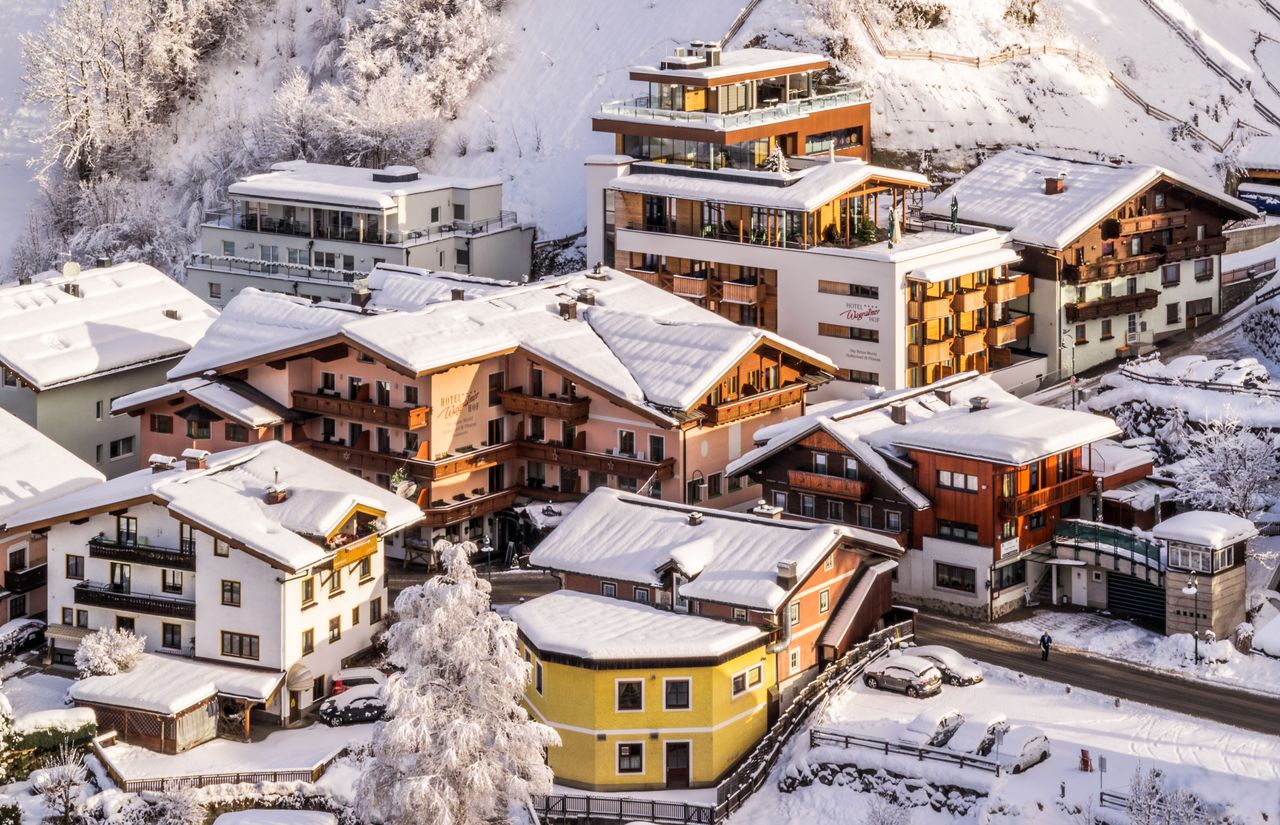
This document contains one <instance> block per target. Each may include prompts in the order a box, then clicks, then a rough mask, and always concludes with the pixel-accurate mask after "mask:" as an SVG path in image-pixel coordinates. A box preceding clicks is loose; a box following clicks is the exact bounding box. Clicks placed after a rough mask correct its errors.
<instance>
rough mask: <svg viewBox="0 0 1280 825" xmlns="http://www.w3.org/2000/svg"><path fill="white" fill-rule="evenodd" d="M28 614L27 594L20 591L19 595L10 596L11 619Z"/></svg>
mask: <svg viewBox="0 0 1280 825" xmlns="http://www.w3.org/2000/svg"><path fill="white" fill-rule="evenodd" d="M25 615H27V594H26V593H20V594H19V595H17V596H11V597H10V598H9V621H13V620H14V619H20V618H22V617H23V616H25Z"/></svg>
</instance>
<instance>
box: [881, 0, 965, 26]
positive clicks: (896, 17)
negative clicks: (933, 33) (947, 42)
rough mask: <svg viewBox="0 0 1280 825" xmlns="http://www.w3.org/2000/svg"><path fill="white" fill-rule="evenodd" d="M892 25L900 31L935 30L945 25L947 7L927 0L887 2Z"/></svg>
mask: <svg viewBox="0 0 1280 825" xmlns="http://www.w3.org/2000/svg"><path fill="white" fill-rule="evenodd" d="M888 5H889V9H890V10H891V11H892V12H893V22H894V25H895V26H897V27H898V28H900V29H936V28H940V27H942V26H945V25H946V24H947V17H948V16H949V14H950V12H948V11H947V7H946V6H945V5H944V4H942V3H938V2H929V0H889V4H888Z"/></svg>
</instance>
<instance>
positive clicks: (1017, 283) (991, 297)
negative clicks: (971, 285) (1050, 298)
mask: <svg viewBox="0 0 1280 825" xmlns="http://www.w3.org/2000/svg"><path fill="white" fill-rule="evenodd" d="M1030 294H1031V276H1030V275H1025V274H1024V275H1015V276H1013V277H1010V278H1009V279H1008V280H1004V281H992V282H991V283H989V284H987V303H989V304H1003V303H1004V302H1005V301H1012V300H1013V299H1015V298H1021V297H1023V296H1024V295H1030Z"/></svg>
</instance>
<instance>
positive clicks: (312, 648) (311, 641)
mask: <svg viewBox="0 0 1280 825" xmlns="http://www.w3.org/2000/svg"><path fill="white" fill-rule="evenodd" d="M315 652H316V631H315V628H311V627H309V628H307V629H306V630H304V631H302V655H303V656H306V655H307V654H308V653H315Z"/></svg>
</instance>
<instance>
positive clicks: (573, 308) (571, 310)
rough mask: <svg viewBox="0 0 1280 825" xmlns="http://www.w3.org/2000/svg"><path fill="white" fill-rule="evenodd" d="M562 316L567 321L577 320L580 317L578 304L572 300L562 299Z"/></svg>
mask: <svg viewBox="0 0 1280 825" xmlns="http://www.w3.org/2000/svg"><path fill="white" fill-rule="evenodd" d="M560 317H561V318H563V319H565V320H566V321H572V320H575V319H576V318H577V317H578V305H577V304H575V303H572V302H570V301H562V302H561V303H560Z"/></svg>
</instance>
